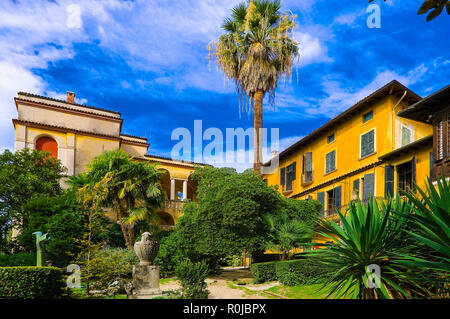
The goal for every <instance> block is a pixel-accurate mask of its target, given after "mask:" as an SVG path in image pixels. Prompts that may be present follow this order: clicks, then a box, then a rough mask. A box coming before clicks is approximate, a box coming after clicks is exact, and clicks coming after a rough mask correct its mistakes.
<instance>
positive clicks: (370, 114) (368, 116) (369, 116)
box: [363, 111, 373, 123]
mask: <svg viewBox="0 0 450 319" xmlns="http://www.w3.org/2000/svg"><path fill="white" fill-rule="evenodd" d="M371 119H373V111H370V112H367V113H366V114H364V115H363V123H366V122H367V121H369V120H371Z"/></svg>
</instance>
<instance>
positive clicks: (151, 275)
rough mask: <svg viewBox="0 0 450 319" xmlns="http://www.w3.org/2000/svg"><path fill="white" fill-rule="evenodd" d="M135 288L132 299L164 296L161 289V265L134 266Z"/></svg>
mask: <svg viewBox="0 0 450 319" xmlns="http://www.w3.org/2000/svg"><path fill="white" fill-rule="evenodd" d="M133 288H134V290H133V294H132V295H131V296H130V298H131V299H153V298H155V297H159V296H162V293H161V290H160V289H159V267H158V266H153V265H138V266H134V267H133Z"/></svg>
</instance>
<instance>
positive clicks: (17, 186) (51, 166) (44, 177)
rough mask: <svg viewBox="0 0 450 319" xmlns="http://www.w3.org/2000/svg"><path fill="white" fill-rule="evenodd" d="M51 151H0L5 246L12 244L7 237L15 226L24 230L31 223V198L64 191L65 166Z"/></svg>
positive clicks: (1, 232) (0, 213)
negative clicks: (28, 212)
mask: <svg viewBox="0 0 450 319" xmlns="http://www.w3.org/2000/svg"><path fill="white" fill-rule="evenodd" d="M48 155H49V154H48V153H45V152H40V151H36V150H33V151H31V150H29V149H24V150H21V151H17V152H15V153H11V152H10V151H8V150H6V151H4V152H3V153H2V154H0V181H1V183H0V236H2V238H1V239H0V240H1V242H2V245H1V248H3V249H6V250H8V249H10V248H11V247H9V246H8V245H7V241H6V238H5V236H6V235H7V234H8V233H10V229H11V227H12V226H15V227H17V228H18V229H19V230H20V229H22V228H23V227H25V226H26V225H27V224H28V219H27V216H26V215H25V211H24V205H25V204H26V203H27V202H28V200H29V199H31V198H33V197H35V196H39V195H44V196H56V195H59V194H60V193H61V187H60V184H59V182H60V179H61V177H62V176H63V173H64V168H63V166H62V165H61V162H60V161H58V160H55V159H54V158H53V157H48ZM8 244H9V242H8ZM7 246H8V247H7Z"/></svg>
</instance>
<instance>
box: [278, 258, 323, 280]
mask: <svg viewBox="0 0 450 319" xmlns="http://www.w3.org/2000/svg"><path fill="white" fill-rule="evenodd" d="M275 270H276V276H277V279H278V281H279V282H281V283H282V284H283V285H286V286H295V285H309V284H316V283H322V282H324V281H326V280H327V277H326V275H325V272H324V269H323V266H320V265H319V264H317V262H316V261H314V260H313V259H311V258H305V259H295V260H288V261H283V262H278V263H277V264H276V266H275Z"/></svg>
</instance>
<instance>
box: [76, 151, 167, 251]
mask: <svg viewBox="0 0 450 319" xmlns="http://www.w3.org/2000/svg"><path fill="white" fill-rule="evenodd" d="M155 165H156V164H150V163H148V162H137V161H133V159H132V158H130V157H129V155H128V154H127V153H125V152H124V151H123V150H121V149H117V150H113V151H106V152H105V153H103V155H101V156H99V157H96V158H95V159H94V161H93V162H92V163H91V164H90V166H89V170H88V171H87V172H86V173H85V174H83V175H82V176H79V177H78V178H73V179H72V180H71V181H70V182H71V184H72V185H73V186H74V187H77V188H80V186H83V185H84V187H81V188H80V189H81V191H83V188H85V187H89V186H92V187H94V186H95V185H99V184H101V185H102V188H103V189H104V190H105V192H106V194H105V196H104V200H103V201H102V204H103V205H104V206H105V207H110V208H111V209H112V212H113V213H114V215H115V218H116V219H117V220H118V221H119V222H120V226H121V229H122V233H123V237H124V239H125V243H126V245H127V247H128V248H129V249H131V248H132V247H133V244H134V226H135V224H136V222H137V221H139V220H147V221H150V222H151V221H155V220H157V217H156V215H155V214H153V209H154V208H157V207H159V206H160V205H161V203H162V201H163V200H164V195H163V193H162V190H161V185H160V183H159V181H160V178H161V176H162V174H163V172H162V171H158V170H156V169H155Z"/></svg>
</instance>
